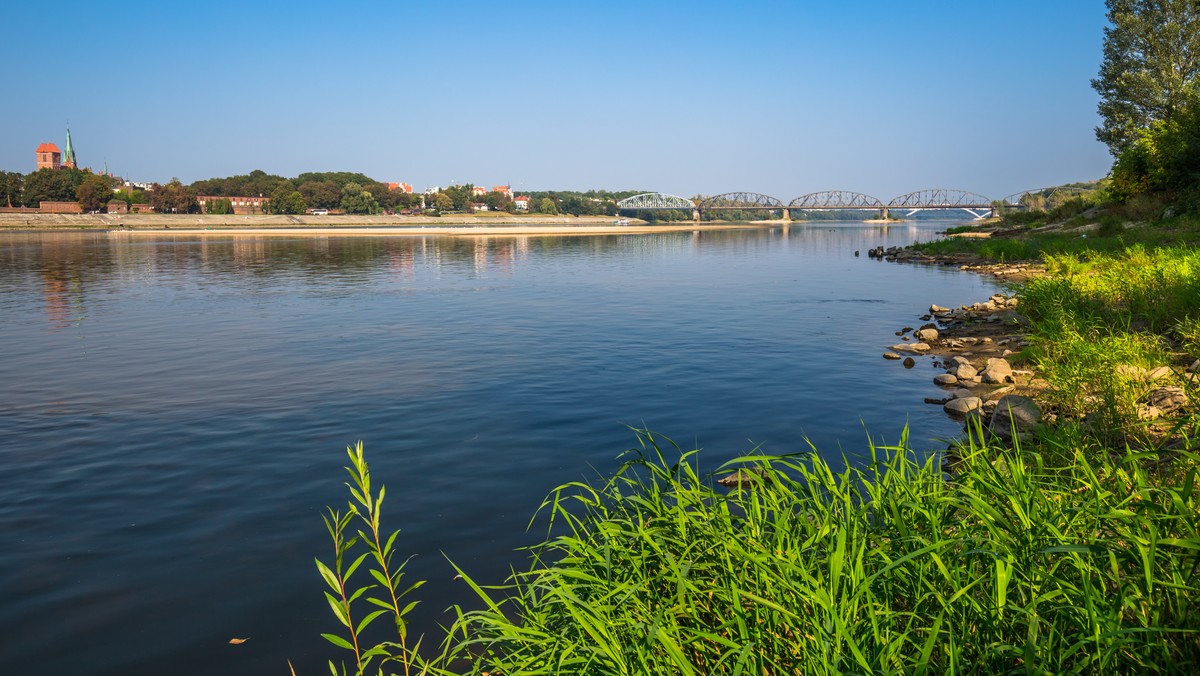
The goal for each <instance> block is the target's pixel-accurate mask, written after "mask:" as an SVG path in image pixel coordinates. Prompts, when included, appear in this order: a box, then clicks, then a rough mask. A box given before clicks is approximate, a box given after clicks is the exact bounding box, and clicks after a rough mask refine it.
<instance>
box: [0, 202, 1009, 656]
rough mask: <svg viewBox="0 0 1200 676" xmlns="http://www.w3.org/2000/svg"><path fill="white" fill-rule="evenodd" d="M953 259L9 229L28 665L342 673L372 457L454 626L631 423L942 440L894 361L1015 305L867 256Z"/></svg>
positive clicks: (920, 382)
mask: <svg viewBox="0 0 1200 676" xmlns="http://www.w3.org/2000/svg"><path fill="white" fill-rule="evenodd" d="M934 236H935V228H934V227H931V226H930V225H926V224H922V225H919V226H918V225H913V224H904V225H900V226H863V225H858V224H855V225H853V226H847V225H839V224H825V223H822V224H820V225H811V226H808V225H792V226H790V227H786V228H774V229H771V228H762V229H752V230H739V231H705V232H677V233H663V234H654V235H614V236H600V237H568V236H562V237H463V238H434V237H424V238H384V237H378V238H377V237H347V238H341V237H305V238H283V237H235V236H231V235H219V236H208V237H195V236H158V237H153V238H146V237H142V236H137V237H134V236H130V235H128V234H125V233H113V234H105V233H52V234H36V233H25V234H11V233H10V234H3V235H0V317H2V318H3V321H2V322H0V383H3V384H4V386H3V387H0V476H2V477H3V483H2V484H0V491H2V494H0V495H2V496H3V500H0V590H3V591H0V594H3V595H4V602H3V603H0V626H4V627H5V629H6V630H5V631H4V632H0V673H63V672H70V671H74V672H82V673H113V674H127V673H198V674H199V673H244V674H261V673H272V672H275V671H277V670H279V667H280V665H282V664H284V661H285V660H287V659H291V660H292V661H293V663H295V664H296V665H297V668H298V671H299V672H301V673H316V672H318V671H321V670H323V669H324V660H325V659H326V658H327V657H328V656H329V655H330V654H331V651H330V650H328V649H327V648H326V647H325V646H324V645H322V643H321V642H320V639H319V638H318V635H319V633H320V632H322V631H331V630H333V629H334V627H332V626H331V625H330V623H329V620H330V618H329V617H328V608H327V607H325V603H324V600H323V599H322V598H321V595H320V589H321V584H320V581H319V579H318V578H317V576H316V574H315V571H314V569H313V565H312V558H313V557H314V556H327V552H326V549H328V544H327V542H326V539H325V538H326V536H325V534H324V530H323V527H322V525H321V521H320V516H319V514H320V510H321V507H322V506H323V505H325V504H340V503H341V502H342V501H344V499H345V496H344V495H343V493H342V490H343V489H342V486H341V481H342V479H341V478H340V477H341V476H342V475H341V473H340V472H341V470H340V467H341V465H342V464H344V460H343V457H344V456H343V455H342V453H343V451H342V449H343V448H344V447H345V445H346V444H348V443H353V442H354V441H356V440H358V439H362V440H364V441H365V442H366V446H367V452H368V454H369V457H370V459H371V461H372V468H373V470H374V472H375V475H376V477H377V480H378V481H383V482H385V483H387V484H388V486H389V488H390V489H391V490H389V492H388V495H389V498H388V500H389V503H390V504H386V505H385V518H391V519H392V520H393V521H392V524H393V527H400V528H402V529H403V532H402V534H401V538H400V540H399V541H398V543H399V546H400V547H401V548H402V549H403V550H404V551H405V552H406V553H412V554H415V555H416V558H415V559H414V560H413V563H412V564H411V566H412V568H411V571H412V574H413V575H414V576H417V577H421V578H425V579H429V580H430V581H431V582H430V584H429V585H427V587H426V588H425V590H424V591H425V596H424V597H423V598H424V599H425V603H424V604H423V605H422V606H420V607H419V609H418V614H417V616H416V618H415V621H416V622H417V624H418V625H419V626H422V627H425V628H430V627H433V626H435V625H436V623H438V622H446V621H448V616H447V615H446V614H445V613H444V610H445V609H446V607H447V606H448V605H449V604H451V603H455V602H466V601H467V600H469V597H468V596H467V595H465V594H464V590H462V589H461V588H459V587H457V586H456V585H455V583H454V582H452V577H453V572H452V569H451V568H450V567H449V565H448V564H447V562H446V558H445V557H449V558H450V559H452V560H454V561H455V562H456V563H459V564H460V565H463V566H464V567H466V568H467V569H468V570H470V571H471V572H472V573H474V574H475V575H477V576H478V577H479V578H481V579H483V580H485V581H498V580H500V579H502V578H503V576H504V575H505V573H506V572H507V570H508V567H509V566H510V565H512V564H513V563H514V562H516V561H518V560H519V555H516V554H513V553H512V549H513V548H514V547H516V546H519V545H522V544H526V543H529V542H531V541H532V540H533V539H534V538H535V537H536V536H537V532H536V531H537V528H538V527H537V526H535V528H534V532H527V531H526V526H527V525H528V523H529V519H530V517H531V515H532V514H533V512H534V510H535V508H536V506H537V505H538V504H539V503H540V501H541V498H542V497H543V496H544V495H545V493H546V492H547V491H548V490H549V489H550V488H552V487H553V486H554V485H556V484H558V483H562V482H566V481H571V480H576V479H578V478H580V477H581V476H583V475H587V474H588V473H589V472H591V471H600V472H606V471H609V470H611V469H612V468H613V467H614V466H615V460H614V458H615V456H616V455H617V454H618V453H619V452H620V451H621V450H623V449H624V448H627V447H628V446H629V445H630V443H631V442H632V437H631V435H630V433H629V431H628V429H627V427H626V425H635V426H640V425H645V426H648V427H650V428H652V429H655V430H656V431H659V432H662V433H665V434H668V435H671V436H674V437H675V438H676V439H677V440H678V441H679V442H680V443H681V444H682V445H685V446H689V447H690V446H692V445H694V444H698V445H700V446H702V447H704V448H705V451H704V454H702V460H703V462H704V463H705V464H706V465H707V466H709V467H715V466H716V465H718V464H720V463H721V462H723V461H725V460H727V459H729V458H731V457H733V456H735V455H737V454H738V453H741V452H745V451H747V450H749V449H751V448H753V447H754V446H755V445H757V444H760V443H761V444H763V448H764V450H766V451H768V452H786V451H795V450H801V449H804V448H805V447H806V444H807V440H811V441H812V442H813V443H815V444H816V445H817V447H818V448H820V449H822V450H823V451H824V452H828V453H831V454H840V453H841V452H842V451H843V450H844V451H845V452H846V453H847V455H849V456H850V457H855V456H856V455H857V454H859V453H860V452H861V450H862V449H863V447H864V445H865V444H864V440H865V438H866V434H867V430H870V433H871V434H872V436H873V437H875V438H877V439H878V438H883V439H885V440H890V441H895V439H896V438H897V436H898V434H899V430H900V427H901V425H903V424H904V423H905V422H908V423H909V424H910V425H911V426H912V430H913V438H914V439H915V440H917V441H916V443H917V445H918V446H919V447H921V448H934V447H936V446H937V442H936V441H935V440H936V439H937V438H939V437H947V436H951V435H953V434H954V433H955V426H954V425H953V424H952V423H950V422H949V421H947V420H946V419H945V418H944V417H943V416H942V414H941V411H940V409H937V408H936V407H929V406H923V405H922V404H921V403H920V402H921V399H922V398H923V397H924V396H929V395H931V394H932V391H931V390H932V388H933V386H932V385H931V384H930V378H931V377H932V374H933V372H932V369H931V368H930V367H929V366H928V365H927V363H926V362H921V364H920V365H919V367H918V368H915V369H913V370H911V371H905V370H904V369H902V368H899V367H898V366H896V365H895V364H892V363H890V362H884V361H883V360H882V359H880V358H879V354H880V353H881V352H882V350H883V347H884V346H885V345H887V344H889V343H890V342H891V340H894V336H893V335H892V332H893V331H895V330H896V329H897V328H898V327H899V326H901V325H903V324H905V323H908V324H911V322H912V321H913V319H914V317H915V316H916V315H918V314H920V313H921V312H922V311H923V308H924V307H927V306H928V304H929V303H930V302H934V301H936V302H938V303H940V304H943V305H955V304H959V303H963V302H967V301H973V300H978V299H980V298H982V297H985V296H986V295H987V294H988V293H990V291H991V290H992V289H991V287H990V286H988V284H987V283H986V282H985V281H983V280H980V279H979V278H977V277H974V276H970V275H964V274H961V273H959V272H958V271H957V270H945V269H939V268H927V267H919V266H905V265H894V264H887V263H882V262H879V261H875V260H871V259H868V258H867V257H866V256H865V255H863V256H861V257H857V258H856V257H855V256H854V251H855V250H860V251H864V252H865V250H866V249H868V248H870V247H872V246H877V245H881V244H882V245H885V246H890V245H892V244H902V243H907V242H910V241H913V240H914V239H928V238H932V237H934ZM889 339H891V340H889ZM590 468H594V470H592V469H590ZM233 636H251V637H252V640H251V641H250V642H248V643H246V644H244V645H242V646H238V647H237V648H231V647H230V646H229V645H228V644H227V641H228V639H229V638H231V637H233ZM63 646H70V649H66V650H64V649H63Z"/></svg>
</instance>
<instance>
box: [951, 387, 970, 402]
mask: <svg viewBox="0 0 1200 676" xmlns="http://www.w3.org/2000/svg"><path fill="white" fill-rule="evenodd" d="M950 396H952V397H954V398H955V399H969V398H970V397H973V396H975V393H974V392H972V391H971V390H968V389H967V388H965V387H960V388H958V389H956V390H954V391H953V392H951V393H950Z"/></svg>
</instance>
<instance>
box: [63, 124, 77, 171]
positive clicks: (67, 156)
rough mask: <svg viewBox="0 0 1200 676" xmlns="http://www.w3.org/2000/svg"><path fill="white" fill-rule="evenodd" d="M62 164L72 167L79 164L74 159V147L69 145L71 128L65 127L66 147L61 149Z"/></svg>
mask: <svg viewBox="0 0 1200 676" xmlns="http://www.w3.org/2000/svg"><path fill="white" fill-rule="evenodd" d="M63 164H67V165H70V166H72V167H78V166H79V164H78V163H77V162H76V161H75V148H74V146H72V145H71V128H70V127H67V147H66V149H65V150H63Z"/></svg>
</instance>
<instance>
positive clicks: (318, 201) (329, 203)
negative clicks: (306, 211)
mask: <svg viewBox="0 0 1200 676" xmlns="http://www.w3.org/2000/svg"><path fill="white" fill-rule="evenodd" d="M297 180H299V179H297ZM299 191H300V195H301V196H302V197H303V198H304V202H305V203H306V204H308V206H310V207H313V208H321V209H336V208H338V206H340V205H341V202H342V189H341V188H340V187H338V185H337V184H336V183H334V182H333V181H304V182H303V183H301V184H300V187H299Z"/></svg>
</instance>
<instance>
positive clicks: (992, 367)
mask: <svg viewBox="0 0 1200 676" xmlns="http://www.w3.org/2000/svg"><path fill="white" fill-rule="evenodd" d="M981 375H982V376H983V382H985V383H999V384H1001V385H1003V384H1004V383H1011V382H1013V375H1012V366H1009V364H1008V361H1007V360H1005V359H996V358H992V359H989V360H987V366H984V367H983V373H982V374H981ZM960 380H961V378H960Z"/></svg>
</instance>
